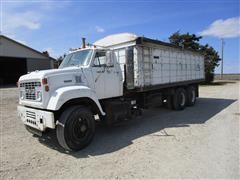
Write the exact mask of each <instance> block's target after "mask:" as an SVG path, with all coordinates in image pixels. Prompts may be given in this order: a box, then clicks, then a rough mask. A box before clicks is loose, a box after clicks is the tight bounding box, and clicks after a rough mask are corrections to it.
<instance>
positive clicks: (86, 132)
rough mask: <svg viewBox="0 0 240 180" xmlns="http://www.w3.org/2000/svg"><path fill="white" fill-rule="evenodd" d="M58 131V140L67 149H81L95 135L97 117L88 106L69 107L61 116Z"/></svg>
mask: <svg viewBox="0 0 240 180" xmlns="http://www.w3.org/2000/svg"><path fill="white" fill-rule="evenodd" d="M56 131H57V139H58V142H59V144H60V145H61V146H62V147H63V148H64V149H65V150H69V151H77V150H81V149H83V148H84V147H86V146H87V145H88V144H89V143H90V142H91V141H92V139H93V137H94V134H95V119H94V117H93V114H92V112H91V111H90V110H89V109H88V108H86V107H82V106H73V107H69V108H68V109H66V110H65V111H64V112H63V113H62V115H61V116H60V118H59V123H58V125H57V128H56Z"/></svg>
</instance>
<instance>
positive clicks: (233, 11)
mask: <svg viewBox="0 0 240 180" xmlns="http://www.w3.org/2000/svg"><path fill="white" fill-rule="evenodd" d="M170 2H171V3H170ZM0 5H1V6H0V8H1V9H0V28H1V33H2V34H4V35H7V36H9V37H10V38H13V39H15V40H17V41H20V42H21V43H24V44H26V45H28V46H30V47H32V48H35V49H37V50H39V51H45V50H48V51H49V52H50V55H51V56H53V57H55V58H56V57H58V56H60V55H62V54H64V53H65V52H68V50H69V48H75V47H80V43H81V37H83V36H84V37H86V38H87V42H91V43H92V42H95V41H96V40H97V39H99V38H102V37H104V36H106V35H109V34H113V33H120V32H132V33H136V34H137V35H144V36H146V37H150V38H154V39H159V40H163V41H168V37H169V36H170V35H171V34H172V33H173V32H176V31H178V30H180V32H182V33H185V32H190V33H195V34H197V35H202V36H203V39H202V41H201V43H203V44H205V43H208V44H209V45H211V46H213V47H214V48H215V49H216V50H217V51H219V52H220V47H221V46H220V45H221V42H220V39H221V38H224V40H225V50H224V53H225V54H224V63H225V64H224V65H225V67H224V71H225V73H240V64H239V63H240V57H239V53H240V47H239V40H240V28H239V27H240V15H239V1H238V0H225V1H224V0H185V1H183V0H172V1H170V0H169V1H167V0H163V1H161V0H158V1H151V0H150V1H142V0H141V1H134V0H133V1H126V0H124V1H122V0H118V1H117V0H110V1H101V2H100V1H96V0H95V1H91V0H89V1H79V0H78V1H60V2H57V1H53V0H52V1H47V0H41V1H40V0H39V1H38V0H32V1H31V0H28V1H20V0H0ZM219 70H220V67H218V68H217V70H216V72H220V71H219Z"/></svg>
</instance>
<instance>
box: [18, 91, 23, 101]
mask: <svg viewBox="0 0 240 180" xmlns="http://www.w3.org/2000/svg"><path fill="white" fill-rule="evenodd" d="M19 97H20V99H24V92H23V91H20V93H19Z"/></svg>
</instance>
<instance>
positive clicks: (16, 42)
mask: <svg viewBox="0 0 240 180" xmlns="http://www.w3.org/2000/svg"><path fill="white" fill-rule="evenodd" d="M1 39H5V40H7V41H9V42H11V43H13V44H15V45H18V46H21V47H22V48H24V49H26V50H28V51H31V52H32V53H35V54H37V55H38V56H40V57H41V58H43V59H50V60H55V59H54V58H53V57H50V56H47V55H46V54H43V53H42V52H40V51H37V50H35V49H33V48H31V47H29V46H26V45H25V44H22V43H20V42H18V41H16V40H14V39H11V38H9V37H7V36H4V35H0V45H1ZM1 55H2V56H4V52H1V48H0V56H1Z"/></svg>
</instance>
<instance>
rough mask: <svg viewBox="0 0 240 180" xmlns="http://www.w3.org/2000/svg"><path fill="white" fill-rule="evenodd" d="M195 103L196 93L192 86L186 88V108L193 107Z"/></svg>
mask: <svg viewBox="0 0 240 180" xmlns="http://www.w3.org/2000/svg"><path fill="white" fill-rule="evenodd" d="M195 103H196V91H195V88H194V86H189V87H188V88H187V106H193V105H194V104H195Z"/></svg>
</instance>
